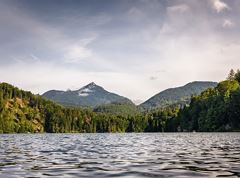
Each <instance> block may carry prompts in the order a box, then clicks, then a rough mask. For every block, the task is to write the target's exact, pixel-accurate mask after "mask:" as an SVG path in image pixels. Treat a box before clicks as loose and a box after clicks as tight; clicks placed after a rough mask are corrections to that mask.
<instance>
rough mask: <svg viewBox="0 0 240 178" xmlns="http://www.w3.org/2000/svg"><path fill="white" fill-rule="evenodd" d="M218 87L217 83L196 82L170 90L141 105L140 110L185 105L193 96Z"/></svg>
mask: <svg viewBox="0 0 240 178" xmlns="http://www.w3.org/2000/svg"><path fill="white" fill-rule="evenodd" d="M216 86H217V83H216V82H204V81H195V82H191V83H188V84H186V85H184V86H181V87H176V88H169V89H167V90H164V91H162V92H160V93H158V94H156V95H154V96H153V97H151V98H150V99H148V100H147V101H145V102H144V103H142V104H140V108H143V109H144V110H150V109H154V108H163V107H167V106H169V105H173V104H177V105H184V104H187V103H189V102H190V99H191V96H193V95H199V94H200V93H201V92H203V91H204V90H206V89H208V88H213V87H216Z"/></svg>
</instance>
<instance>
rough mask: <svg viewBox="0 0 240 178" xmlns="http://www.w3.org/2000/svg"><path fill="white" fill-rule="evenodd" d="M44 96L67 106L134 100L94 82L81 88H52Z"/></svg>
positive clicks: (96, 104)
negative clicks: (63, 89)
mask: <svg viewBox="0 0 240 178" xmlns="http://www.w3.org/2000/svg"><path fill="white" fill-rule="evenodd" d="M42 96H43V97H45V98H47V99H49V100H52V101H55V102H57V103H59V104H62V105H65V106H81V107H96V106H99V105H102V104H110V103H130V104H132V101H131V100H129V99H128V98H125V97H123V96H120V95H117V94H115V93H110V92H108V91H106V90H105V89H104V88H102V87H100V86H98V85H96V84H95V83H93V82H92V83H90V84H88V85H86V86H84V87H82V88H81V89H79V90H75V91H71V90H68V91H58V90H50V91H47V92H46V93H44V94H43V95H42Z"/></svg>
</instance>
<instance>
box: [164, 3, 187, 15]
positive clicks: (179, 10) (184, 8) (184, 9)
mask: <svg viewBox="0 0 240 178" xmlns="http://www.w3.org/2000/svg"><path fill="white" fill-rule="evenodd" d="M189 10H190V7H189V6H188V5H187V4H179V5H175V6H170V7H167V11H168V12H171V13H172V12H173V13H175V12H177V13H184V12H187V11H189Z"/></svg>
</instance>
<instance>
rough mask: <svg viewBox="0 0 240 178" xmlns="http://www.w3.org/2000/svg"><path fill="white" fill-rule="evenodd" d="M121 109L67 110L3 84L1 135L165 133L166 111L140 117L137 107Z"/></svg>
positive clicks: (0, 93) (0, 86)
mask: <svg viewBox="0 0 240 178" xmlns="http://www.w3.org/2000/svg"><path fill="white" fill-rule="evenodd" d="M113 106H114V105H110V107H108V108H111V107H113ZM119 107H121V108H122V110H123V111H124V112H123V111H121V110H120V112H119V113H99V112H100V110H101V111H102V110H103V108H107V107H103V108H98V110H99V112H93V111H91V110H87V109H80V108H65V107H63V106H60V105H58V104H55V103H54V102H52V101H49V100H46V99H43V98H42V97H41V96H36V95H33V94H31V93H30V92H26V91H23V90H20V89H18V88H16V87H13V86H12V85H9V84H7V83H1V84H0V133H25V132H34V133H36V132H50V133H51V132H53V133H58V132H144V131H161V130H164V124H165V123H163V121H164V122H165V120H167V119H168V118H169V114H168V113H167V114H164V113H165V111H164V112H163V111H157V112H153V113H144V114H143V113H142V114H140V113H138V112H137V111H136V110H135V108H133V107H132V109H130V110H128V109H127V110H126V111H125V109H126V106H125V105H119V106H118V108H119ZM130 108H131V107H130ZM115 111H117V110H115ZM127 112H129V114H127ZM132 112H134V113H132ZM166 112H168V111H167V110H166ZM160 118H163V119H160Z"/></svg>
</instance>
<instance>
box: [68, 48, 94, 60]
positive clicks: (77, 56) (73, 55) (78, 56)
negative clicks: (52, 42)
mask: <svg viewBox="0 0 240 178" xmlns="http://www.w3.org/2000/svg"><path fill="white" fill-rule="evenodd" d="M90 57H92V50H90V49H88V48H86V47H84V46H79V45H72V46H70V47H67V48H66V52H65V54H64V62H66V63H77V62H79V61H80V60H82V59H86V58H90Z"/></svg>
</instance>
